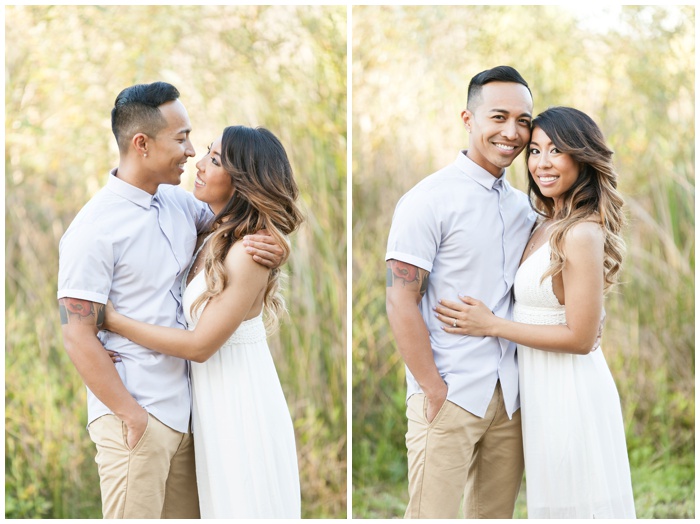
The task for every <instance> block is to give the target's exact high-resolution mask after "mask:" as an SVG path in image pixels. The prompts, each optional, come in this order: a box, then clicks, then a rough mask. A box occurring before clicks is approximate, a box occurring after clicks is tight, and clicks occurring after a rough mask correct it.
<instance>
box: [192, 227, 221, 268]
mask: <svg viewBox="0 0 700 524" xmlns="http://www.w3.org/2000/svg"><path fill="white" fill-rule="evenodd" d="M215 232H216V231H212V232H211V233H209V234H208V235H207V236H206V237H204V240H202V243H201V244H200V245H199V247H198V248H197V251H195V252H194V255H192V260H191V261H190V267H192V264H194V260H195V258H197V255H199V252H200V251H201V250H202V248H203V247H204V244H206V243H207V240H209V239H210V238H211V237H212V235H213V234H214V233H215ZM188 271H189V268H188Z"/></svg>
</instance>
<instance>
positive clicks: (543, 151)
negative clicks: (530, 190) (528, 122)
mask: <svg viewBox="0 0 700 524" xmlns="http://www.w3.org/2000/svg"><path fill="white" fill-rule="evenodd" d="M528 147H529V151H530V157H529V158H528V160H527V168H528V169H529V170H530V173H531V174H532V177H533V178H534V180H535V183H536V184H537V187H539V188H540V191H541V192H542V194H543V195H544V196H546V197H549V198H551V199H553V200H554V203H555V208H556V209H559V207H560V205H561V196H562V195H563V194H564V193H566V192H567V191H568V190H569V189H571V186H573V185H574V182H576V180H577V179H578V175H579V170H580V165H579V163H578V162H577V161H576V160H574V159H573V158H572V157H571V155H569V154H567V153H561V152H560V151H559V150H558V149H557V148H556V146H555V145H554V144H553V143H552V141H551V140H550V139H549V137H548V136H547V134H546V133H545V132H544V131H542V129H541V128H539V127H536V128H535V129H533V131H532V138H531V139H530V145H529V146H528Z"/></svg>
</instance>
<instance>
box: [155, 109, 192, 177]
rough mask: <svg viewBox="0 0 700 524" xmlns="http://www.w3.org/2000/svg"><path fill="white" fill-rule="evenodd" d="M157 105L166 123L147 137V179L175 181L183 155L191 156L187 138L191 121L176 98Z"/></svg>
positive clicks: (183, 168) (182, 167) (183, 170)
mask: <svg viewBox="0 0 700 524" xmlns="http://www.w3.org/2000/svg"><path fill="white" fill-rule="evenodd" d="M159 109H160V112H161V113H162V114H163V117H164V118H165V121H166V122H167V124H166V126H165V127H164V128H163V129H161V130H160V131H159V132H158V134H157V135H156V137H155V138H150V139H149V140H148V157H149V160H148V163H147V166H148V168H149V171H150V175H149V181H152V182H155V183H156V184H172V185H178V184H179V183H180V177H181V176H182V173H184V172H185V164H186V163H187V159H188V158H189V157H192V156H194V147H193V146H192V142H191V141H190V131H191V130H192V125H191V124H190V118H189V116H188V115H187V110H186V109H185V106H184V105H182V102H180V101H179V100H172V101H170V102H166V103H165V104H163V105H161V106H160V108H159Z"/></svg>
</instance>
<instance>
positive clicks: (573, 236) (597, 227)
mask: <svg viewBox="0 0 700 524" xmlns="http://www.w3.org/2000/svg"><path fill="white" fill-rule="evenodd" d="M604 244H605V231H604V230H603V227H602V225H601V224H600V222H599V221H598V218H597V215H595V216H590V217H588V218H585V219H583V220H580V221H578V222H576V223H575V224H573V225H572V226H571V227H570V228H569V230H568V231H567V232H566V235H565V236H564V248H565V249H580V248H584V249H593V248H596V247H600V248H602V247H603V245H604Z"/></svg>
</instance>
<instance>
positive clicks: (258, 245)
mask: <svg viewBox="0 0 700 524" xmlns="http://www.w3.org/2000/svg"><path fill="white" fill-rule="evenodd" d="M243 245H244V246H246V252H247V253H249V254H251V255H253V260H255V261H256V262H257V263H258V264H261V265H263V266H265V267H268V268H270V269H276V268H278V267H280V266H281V265H282V264H284V263H285V262H286V261H287V259H286V256H285V250H284V249H282V247H281V246H280V245H279V244H278V243H277V241H276V240H275V239H274V237H272V236H271V235H268V234H267V231H266V230H265V229H261V230H260V231H258V232H257V233H256V234H255V235H246V236H244V237H243ZM286 253H289V250H287V252H286Z"/></svg>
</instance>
